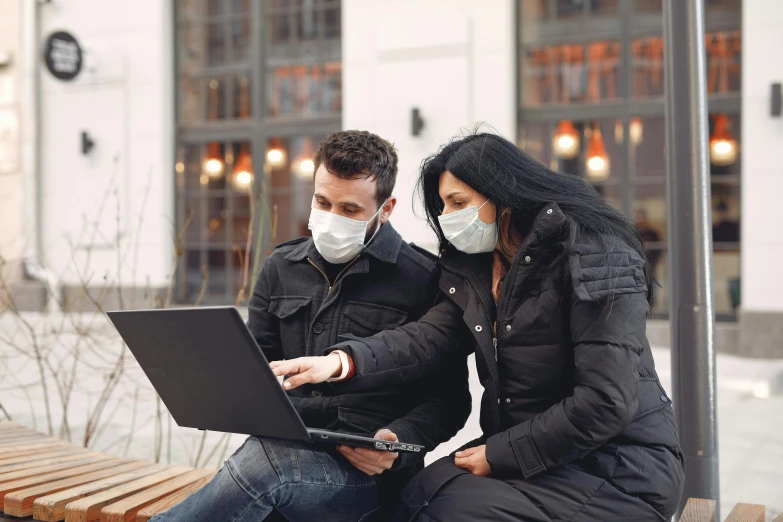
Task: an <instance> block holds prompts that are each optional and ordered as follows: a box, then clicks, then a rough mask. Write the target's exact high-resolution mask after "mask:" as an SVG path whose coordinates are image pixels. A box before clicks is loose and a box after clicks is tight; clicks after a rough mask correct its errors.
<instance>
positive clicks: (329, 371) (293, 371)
mask: <svg viewBox="0 0 783 522" xmlns="http://www.w3.org/2000/svg"><path fill="white" fill-rule="evenodd" d="M269 366H270V367H271V368H272V371H273V372H274V374H275V375H276V376H277V377H284V376H286V375H288V376H290V377H289V378H288V379H286V380H285V381H284V382H283V388H285V389H286V390H293V389H294V388H298V387H299V386H301V385H303V384H308V383H311V384H317V383H319V382H324V381H326V380H327V379H330V378H332V377H337V376H339V375H340V373H342V371H343V364H342V362H341V361H340V356H339V355H337V354H336V353H331V354H329V355H325V356H322V357H299V358H298V359H291V360H289V361H272V362H271V363H269Z"/></svg>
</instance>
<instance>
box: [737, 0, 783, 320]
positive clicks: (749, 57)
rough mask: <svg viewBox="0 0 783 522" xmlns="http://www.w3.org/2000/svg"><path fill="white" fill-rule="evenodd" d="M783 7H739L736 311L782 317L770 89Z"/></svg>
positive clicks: (782, 249)
mask: <svg viewBox="0 0 783 522" xmlns="http://www.w3.org/2000/svg"><path fill="white" fill-rule="evenodd" d="M782 27H783V2H780V0H752V1H751V0H745V1H744V2H742V151H741V153H742V308H743V309H745V310H752V311H783V298H781V296H783V278H781V277H780V276H779V272H780V267H781V266H783V232H781V224H783V204H781V197H783V163H781V159H780V150H781V146H782V145H783V118H781V117H778V118H773V117H772V116H770V85H771V84H772V83H775V82H783V60H780V59H779V57H776V54H775V51H776V50H777V49H781V48H783V30H782V29H781V28H782Z"/></svg>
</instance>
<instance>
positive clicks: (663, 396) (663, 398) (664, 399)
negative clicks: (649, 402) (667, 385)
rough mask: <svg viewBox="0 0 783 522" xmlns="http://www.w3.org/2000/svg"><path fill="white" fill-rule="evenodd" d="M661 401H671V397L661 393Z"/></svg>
mask: <svg viewBox="0 0 783 522" xmlns="http://www.w3.org/2000/svg"><path fill="white" fill-rule="evenodd" d="M661 402H669V398H668V397H667V396H666V395H661Z"/></svg>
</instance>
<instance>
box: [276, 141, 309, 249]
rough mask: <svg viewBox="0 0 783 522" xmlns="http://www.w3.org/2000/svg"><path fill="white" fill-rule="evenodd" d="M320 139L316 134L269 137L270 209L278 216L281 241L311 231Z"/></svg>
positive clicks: (278, 239) (279, 238) (278, 235)
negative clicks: (314, 180) (317, 150)
mask: <svg viewBox="0 0 783 522" xmlns="http://www.w3.org/2000/svg"><path fill="white" fill-rule="evenodd" d="M319 141H320V137H316V136H298V137H294V138H273V139H270V140H269V143H268V145H267V153H266V164H265V167H264V168H265V172H266V175H267V180H268V187H269V193H270V194H271V198H270V205H271V207H270V210H271V211H272V213H273V214H274V215H275V217H276V218H277V221H276V222H277V230H276V231H275V241H277V242H282V241H288V240H290V239H294V238H297V237H301V236H306V235H309V231H308V228H307V223H308V221H309V218H310V207H311V206H312V199H313V175H314V169H315V165H314V164H313V155H314V154H315V147H316V146H317V144H318V142H319Z"/></svg>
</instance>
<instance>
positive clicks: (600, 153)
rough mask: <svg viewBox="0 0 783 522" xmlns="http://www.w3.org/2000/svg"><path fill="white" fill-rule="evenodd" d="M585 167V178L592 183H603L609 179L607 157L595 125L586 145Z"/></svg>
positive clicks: (601, 138)
mask: <svg viewBox="0 0 783 522" xmlns="http://www.w3.org/2000/svg"><path fill="white" fill-rule="evenodd" d="M586 166H587V178H588V179H589V180H590V181H592V182H594V183H598V182H601V181H605V180H606V179H607V178H608V177H609V167H610V164H609V156H608V155H607V154H606V147H605V146H604V138H603V136H602V135H601V129H599V128H598V126H597V125H596V126H595V127H594V128H593V131H592V133H591V135H590V141H589V142H588V143H587V161H586Z"/></svg>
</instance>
